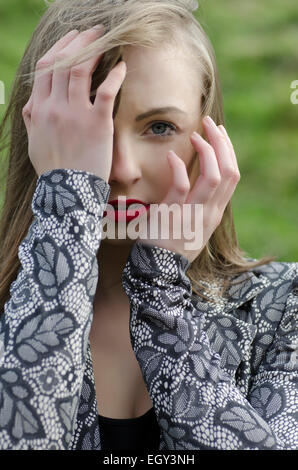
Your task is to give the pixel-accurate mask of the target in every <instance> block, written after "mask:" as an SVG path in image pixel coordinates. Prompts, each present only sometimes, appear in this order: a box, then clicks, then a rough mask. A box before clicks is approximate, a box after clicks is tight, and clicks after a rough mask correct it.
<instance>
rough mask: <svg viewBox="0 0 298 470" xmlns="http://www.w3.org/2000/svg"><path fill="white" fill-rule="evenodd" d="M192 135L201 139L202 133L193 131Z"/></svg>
mask: <svg viewBox="0 0 298 470" xmlns="http://www.w3.org/2000/svg"><path fill="white" fill-rule="evenodd" d="M191 137H193V138H194V139H201V136H200V134H198V132H193V133H192V134H191Z"/></svg>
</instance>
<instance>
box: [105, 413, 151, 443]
mask: <svg viewBox="0 0 298 470" xmlns="http://www.w3.org/2000/svg"><path fill="white" fill-rule="evenodd" d="M98 420H99V425H100V437H101V449H103V450H132V449H140V450H141V449H142V450H146V451H147V450H158V449H159V434H160V428H159V425H158V422H157V419H156V416H155V412H154V407H152V408H150V410H148V411H147V412H146V413H145V414H143V415H142V416H138V417H137V418H128V419H116V418H107V417H106V416H101V415H98Z"/></svg>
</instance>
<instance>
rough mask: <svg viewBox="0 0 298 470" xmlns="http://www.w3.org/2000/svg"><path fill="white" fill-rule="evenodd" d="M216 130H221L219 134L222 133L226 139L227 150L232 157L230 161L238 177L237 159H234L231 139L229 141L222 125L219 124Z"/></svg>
mask: <svg viewBox="0 0 298 470" xmlns="http://www.w3.org/2000/svg"><path fill="white" fill-rule="evenodd" d="M218 128H219V129H220V130H221V132H222V133H223V134H224V136H225V137H226V141H227V145H228V147H229V149H230V152H231V156H232V161H233V164H234V168H235V170H236V172H238V173H239V176H240V171H239V167H238V162H237V157H236V154H235V150H234V146H233V144H232V142H231V139H230V137H229V135H228V133H227V131H226V129H225V127H224V126H223V125H222V124H220V125H219V126H218Z"/></svg>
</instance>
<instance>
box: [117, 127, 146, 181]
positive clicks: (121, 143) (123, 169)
mask: <svg viewBox="0 0 298 470" xmlns="http://www.w3.org/2000/svg"><path fill="white" fill-rule="evenodd" d="M136 153H137V152H136V149H133V146H132V145H131V143H129V141H128V140H127V139H124V138H119V137H118V136H116V134H115V135H114V145H113V161H112V168H111V174H110V178H109V184H111V183H113V184H117V183H118V185H123V186H128V185H132V184H134V183H136V182H137V181H138V180H139V179H140V178H141V176H142V172H141V167H140V164H141V160H140V158H138V155H137V154H136Z"/></svg>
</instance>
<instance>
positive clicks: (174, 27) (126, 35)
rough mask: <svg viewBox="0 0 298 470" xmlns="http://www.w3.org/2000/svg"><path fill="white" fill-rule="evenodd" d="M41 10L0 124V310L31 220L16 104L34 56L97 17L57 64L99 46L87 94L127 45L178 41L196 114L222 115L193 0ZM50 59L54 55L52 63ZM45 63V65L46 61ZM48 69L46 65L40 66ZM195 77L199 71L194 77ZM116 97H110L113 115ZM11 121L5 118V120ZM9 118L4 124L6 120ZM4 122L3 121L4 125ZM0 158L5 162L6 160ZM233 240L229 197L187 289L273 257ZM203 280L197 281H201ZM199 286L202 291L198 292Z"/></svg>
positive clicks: (25, 95) (29, 79)
mask: <svg viewBox="0 0 298 470" xmlns="http://www.w3.org/2000/svg"><path fill="white" fill-rule="evenodd" d="M45 2H46V4H47V5H48V8H47V10H46V11H45V13H44V14H43V16H42V18H41V20H40V22H39V24H38V25H37V27H36V29H35V31H34V33H33V35H32V38H31V40H30V42H29V44H28V45H27V48H26V50H25V53H24V56H23V58H22V60H21V62H20V65H19V67H18V70H17V74H16V78H15V80H14V83H13V87H12V91H11V96H10V100H9V103H8V107H7V110H6V113H5V115H4V119H3V121H2V123H1V126H0V151H2V150H3V149H5V148H6V147H7V148H8V158H7V159H6V162H5V164H4V162H3V171H1V173H0V174H1V175H2V184H3V186H2V187H4V186H5V183H6V189H5V198H4V204H3V207H2V212H1V219H0V312H2V311H3V309H4V304H5V302H6V301H7V300H8V298H9V296H10V285H11V283H12V281H13V280H15V279H16V277H17V274H18V269H19V268H20V262H19V259H18V247H19V245H20V243H21V242H22V240H23V239H24V237H25V236H26V234H27V232H28V229H29V227H30V225H31V224H32V222H33V214H32V209H31V202H32V198H33V195H34V191H35V189H36V182H37V175H36V173H35V170H34V168H33V166H32V164H31V161H30V159H29V156H28V136H27V131H26V128H25V124H24V121H23V117H22V108H23V107H24V106H25V104H26V103H27V101H28V100H29V97H30V95H31V90H32V86H33V82H34V74H35V68H36V63H37V61H38V60H39V59H40V58H41V57H42V56H43V55H44V54H45V53H46V52H47V51H48V50H49V49H50V48H51V47H52V46H53V45H54V44H55V42H57V41H58V40H59V39H60V38H61V37H62V36H64V35H65V34H66V33H67V32H69V31H71V30H73V29H77V30H78V31H80V32H81V31H84V30H86V29H88V28H90V27H92V26H94V25H96V24H103V25H104V27H105V34H104V35H103V36H101V37H100V38H99V39H98V40H96V41H94V42H93V43H92V44H90V45H89V46H88V47H86V48H84V50H82V51H81V52H80V53H79V54H77V55H76V56H73V57H71V58H70V59H67V60H64V61H61V64H60V65H61V67H63V66H66V65H74V64H78V63H81V62H83V61H85V60H87V59H89V58H90V57H91V56H92V55H94V54H95V55H98V52H99V50H100V51H101V52H104V55H103V57H102V59H101V61H100V64H99V66H98V67H97V69H96V71H95V72H94V74H93V76H92V84H91V93H90V99H91V101H92V100H93V99H94V97H95V93H96V90H97V88H98V86H99V85H100V84H101V83H102V82H103V81H104V80H105V78H106V77H107V75H108V73H109V71H110V70H111V68H113V67H114V66H115V65H116V63H117V62H119V61H120V60H121V57H122V54H123V48H125V47H126V46H144V47H150V48H160V45H161V44H162V45H166V44H174V45H177V46H179V47H181V45H183V46H185V51H186V52H189V54H191V57H192V62H193V66H194V67H196V69H197V71H198V80H200V82H201V83H200V86H201V91H202V95H201V110H202V112H201V114H202V116H201V117H202V119H203V117H204V116H205V115H208V114H209V115H210V116H211V117H212V118H213V120H214V121H215V122H216V124H217V125H219V124H223V125H225V123H224V113H223V102H222V94H221V87H220V83H219V77H218V70H217V66H216V60H215V53H214V50H213V47H212V45H211V43H210V41H209V39H208V37H207V35H206V34H205V32H204V30H203V28H202V26H201V25H200V23H199V22H198V20H197V19H196V18H195V16H194V14H193V12H194V10H195V9H196V6H197V3H196V2H194V1H192V0H176V1H173V0H87V1H81V0H56V1H54V2H49V1H46V0H45ZM178 33H179V34H178ZM55 66H56V67H57V63H56V65H55ZM51 68H52V67H50V69H51ZM46 71H47V70H46V69H45V72H46ZM199 77H200V78H199ZM120 98H121V90H120V92H119V93H118V95H117V98H116V100H115V107H114V113H113V117H114V116H115V114H116V112H117V109H118V106H119V102H120ZM9 121H10V123H9ZM8 124H9V125H8ZM6 125H8V129H7V131H6V132H5V129H6ZM5 165H7V168H5ZM245 255H246V253H245V252H243V251H242V250H241V249H240V247H239V245H238V242H237V237H236V232H235V227H234V222H233V212H232V204H231V201H230V202H229V203H228V205H227V207H226V209H225V211H224V215H223V218H222V221H221V223H220V224H219V226H218V227H217V228H216V230H215V231H214V233H213V235H212V236H211V238H210V239H209V241H208V243H207V245H206V246H205V247H204V249H203V251H202V252H201V253H200V255H199V256H198V257H197V258H196V259H195V260H194V261H193V262H192V263H191V265H190V267H189V269H188V271H187V276H188V277H189V279H190V281H191V284H192V288H193V292H195V293H196V294H197V295H199V296H201V297H202V298H204V299H208V300H211V301H212V299H213V290H212V288H211V287H209V286H208V282H210V286H211V285H212V284H216V285H219V292H220V295H224V294H225V292H226V289H227V288H228V287H229V286H230V285H231V284H232V277H233V276H235V275H238V274H240V273H242V272H245V271H248V270H249V269H251V268H254V267H257V266H261V265H263V264H267V263H268V262H271V261H273V260H275V257H264V258H262V259H261V260H259V261H257V260H256V259H252V258H250V259H249V258H246V257H245ZM203 280H204V281H203ZM203 292H204V294H205V295H204V294H203Z"/></svg>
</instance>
